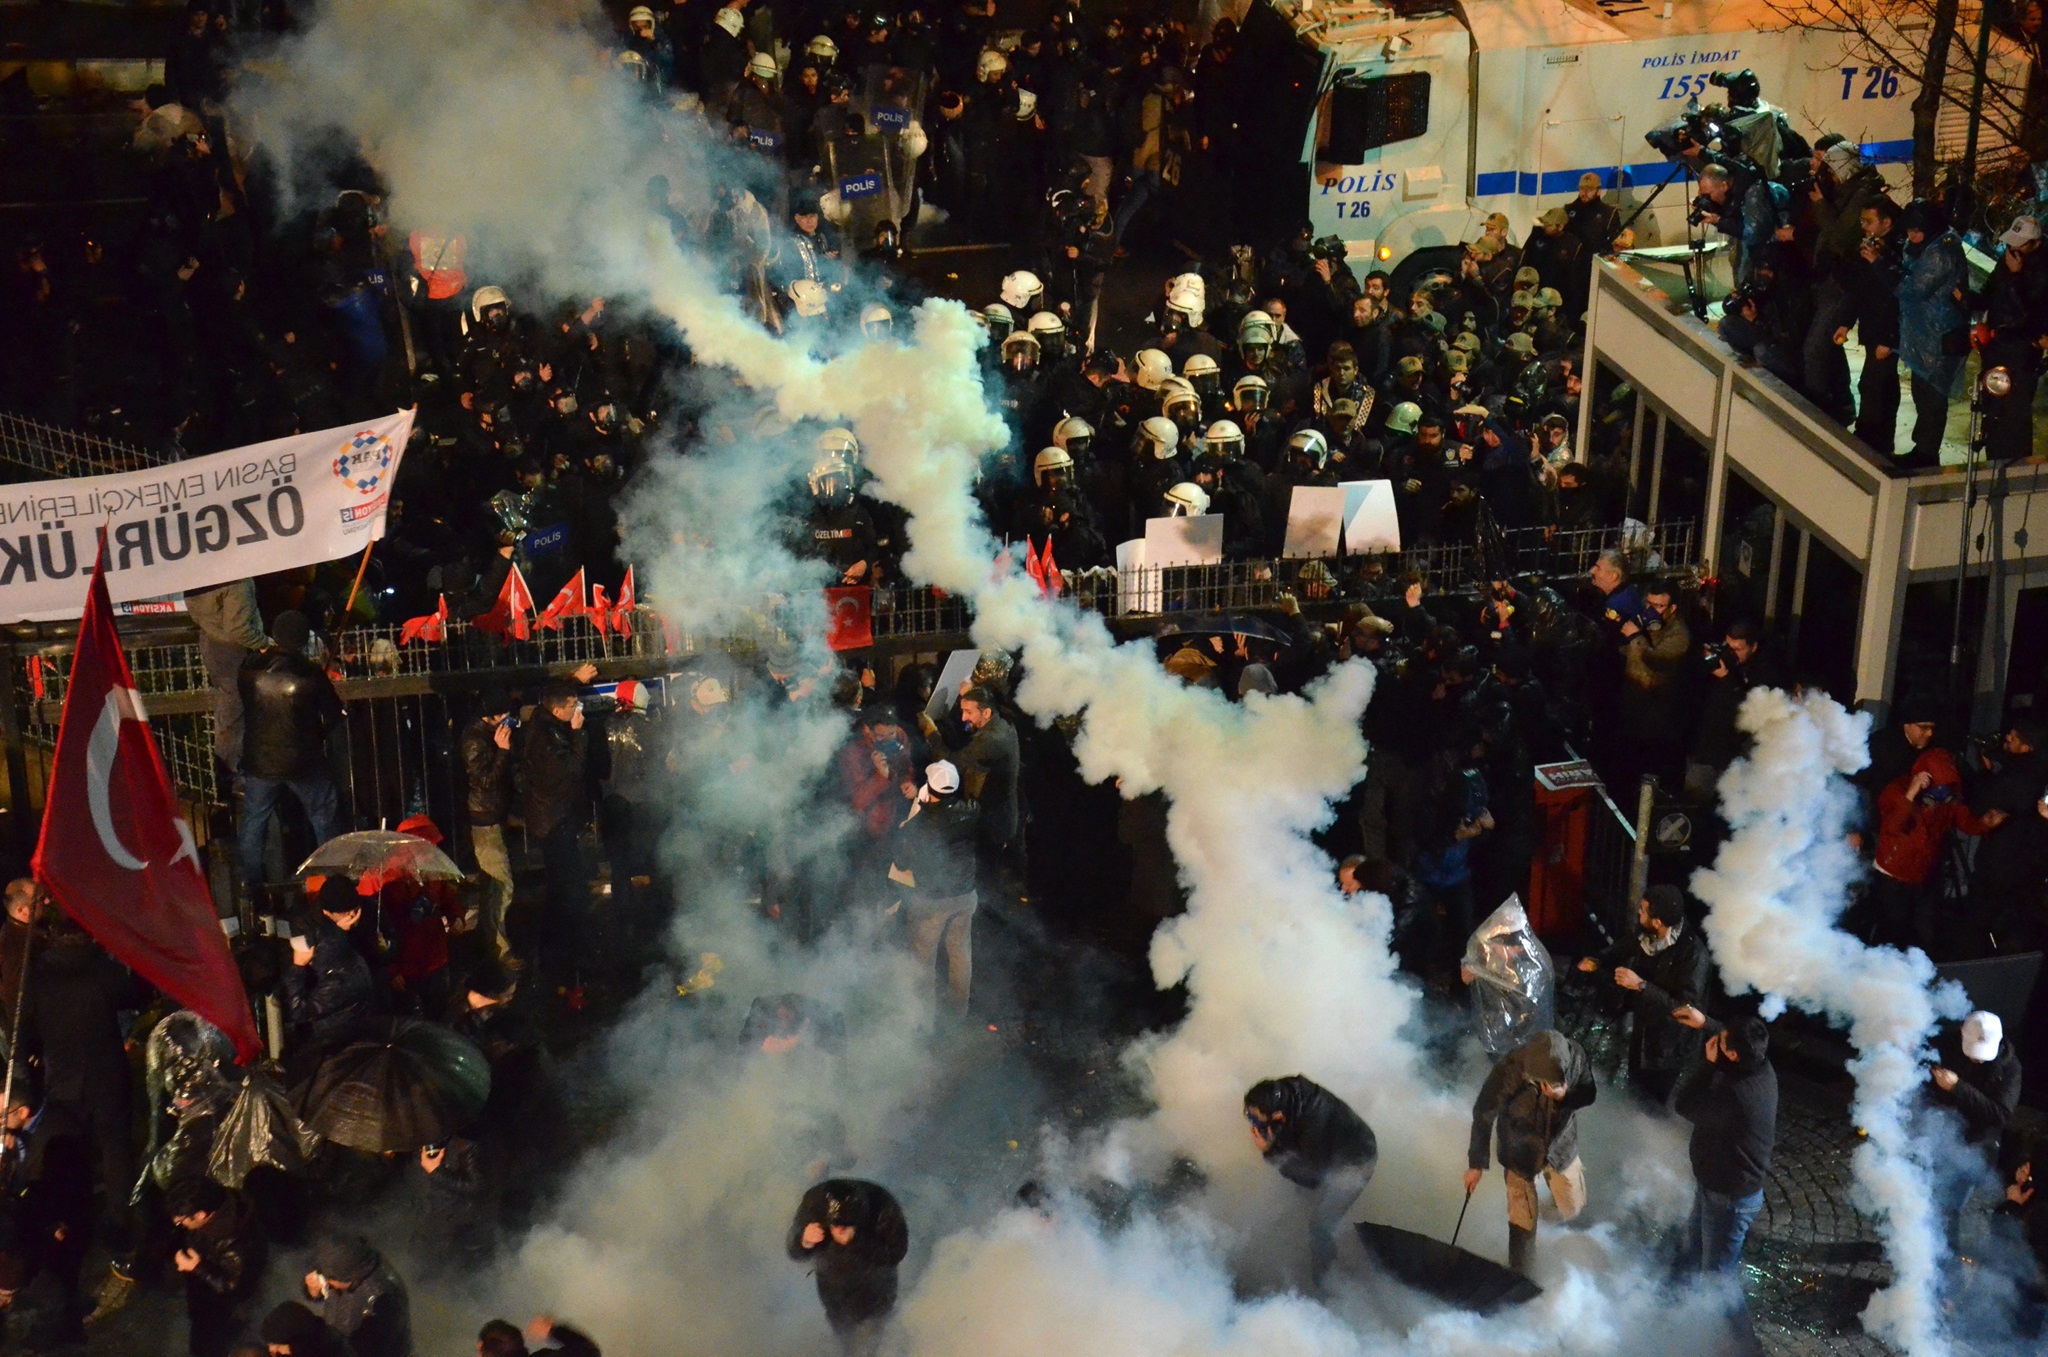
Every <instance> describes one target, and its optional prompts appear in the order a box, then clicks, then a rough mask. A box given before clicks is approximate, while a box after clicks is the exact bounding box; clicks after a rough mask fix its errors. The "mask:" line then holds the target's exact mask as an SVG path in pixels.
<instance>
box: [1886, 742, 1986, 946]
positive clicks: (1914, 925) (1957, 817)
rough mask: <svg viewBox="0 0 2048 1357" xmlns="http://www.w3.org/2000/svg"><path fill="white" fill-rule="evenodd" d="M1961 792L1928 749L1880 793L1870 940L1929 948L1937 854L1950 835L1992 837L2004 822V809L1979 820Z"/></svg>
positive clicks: (1943, 756)
mask: <svg viewBox="0 0 2048 1357" xmlns="http://www.w3.org/2000/svg"><path fill="white" fill-rule="evenodd" d="M1962 793H1963V779H1962V774H1960V773H1958V772H1957V771H1956V763H1955V759H1954V758H1953V757H1951V756H1950V754H1949V752H1948V751H1947V750H1946V749H1929V750H1926V751H1925V752H1923V753H1922V754H1921V755H1920V757H1918V758H1917V759H1915V760H1913V768H1912V771H1910V772H1908V773H1906V774H1904V775H1903V776H1901V777H1896V778H1894V779H1892V780H1891V781H1890V782H1888V783H1886V784H1885V787H1884V790H1883V791H1881V792H1879V793H1878V796H1877V822H1878V823H1877V858H1876V861H1875V862H1874V863H1873V864H1872V865H1873V866H1874V867H1875V868H1876V871H1874V872H1873V873H1872V874H1871V878H1870V895H1869V899H1868V909H1869V915H1870V926H1871V932H1872V937H1871V941H1873V942H1882V943H1890V944H1892V945H1893V946H1896V947H1910V946H1913V945H1915V944H1918V945H1920V946H1923V947H1924V946H1926V945H1927V944H1928V941H1929V939H1930V938H1931V936H1932V932H1933V927H1932V926H1933V922H1934V920H1933V917H1932V915H1933V909H1934V906H1935V905H1936V904H1938V903H1939V901H1940V898H1941V870H1940V869H1941V855H1942V851H1943V849H1944V848H1946V847H1947V845H1948V836H1949V831H1951V830H1961V831H1962V832H1963V833H1965V834H1971V835H1976V834H1989V833H1990V832H1991V831H1992V830H1994V829H1996V828H1998V827H1999V826H2000V825H2002V824H2004V823H2005V812H2003V811H1997V810H1994V811H1988V812H1986V813H1985V814H1984V815H1983V816H1982V817H1981V818H1980V817H1979V816H1977V815H1976V814H1975V813H1973V812H1972V811H1971V810H1970V808H1969V806H1968V805H1967V804H1966V803H1965V802H1964V801H1963V794H1962Z"/></svg>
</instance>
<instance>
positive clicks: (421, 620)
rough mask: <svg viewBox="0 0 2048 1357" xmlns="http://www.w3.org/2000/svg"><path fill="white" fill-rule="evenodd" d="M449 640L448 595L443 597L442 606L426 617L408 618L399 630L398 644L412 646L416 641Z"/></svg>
mask: <svg viewBox="0 0 2048 1357" xmlns="http://www.w3.org/2000/svg"><path fill="white" fill-rule="evenodd" d="M447 639H448V595H446V594H443V595H441V602H440V604H439V605H438V606H437V607H435V609H434V611H432V612H430V613H428V614H427V615H426V616H425V617H408V618H407V619H406V620H405V625H404V626H403V627H401V628H400V629H399V632H398V644H400V645H402V646H403V645H411V644H412V643H413V642H414V641H445V640H447Z"/></svg>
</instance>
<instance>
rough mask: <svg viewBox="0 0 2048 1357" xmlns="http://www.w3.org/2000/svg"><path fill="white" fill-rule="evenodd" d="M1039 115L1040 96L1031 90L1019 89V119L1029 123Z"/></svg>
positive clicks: (1021, 121)
mask: <svg viewBox="0 0 2048 1357" xmlns="http://www.w3.org/2000/svg"><path fill="white" fill-rule="evenodd" d="M1037 116H1038V96H1037V95H1035V94H1033V93H1032V92H1031V91H1030V90H1018V91H1017V121H1018V122H1020V123H1028V122H1030V121H1031V120H1032V119H1033V118H1035V117H1037Z"/></svg>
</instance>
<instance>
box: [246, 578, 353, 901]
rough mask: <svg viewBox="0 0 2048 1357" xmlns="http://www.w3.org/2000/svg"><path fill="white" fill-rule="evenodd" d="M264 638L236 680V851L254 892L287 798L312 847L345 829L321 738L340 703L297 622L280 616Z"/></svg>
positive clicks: (303, 625)
mask: <svg viewBox="0 0 2048 1357" xmlns="http://www.w3.org/2000/svg"><path fill="white" fill-rule="evenodd" d="M270 635H271V639H272V641H273V644H272V645H271V646H270V647H269V648H268V649H266V650H259V651H257V652H256V653H255V654H253V655H251V656H250V657H249V658H248V659H246V660H244V661H243V662H242V670H241V673H240V674H239V675H238V676H237V679H236V686H237V687H238V688H239V689H240V692H241V696H242V712H243V717H242V818H241V823H240V824H239V826H238V840H237V844H236V848H237V851H238V855H239V861H240V866H241V872H242V880H243V882H244V883H245V884H246V885H248V886H249V888H250V889H251V890H252V891H253V890H255V888H257V887H258V886H260V885H261V884H262V882H263V850H264V836H265V832H266V831H267V829H268V828H269V825H270V816H271V813H272V812H273V811H275V810H276V809H277V803H278V801H279V800H280V799H281V798H282V797H283V796H284V793H285V792H286V791H287V790H289V791H290V792H291V793H292V795H294V796H296V797H298V798H299V804H300V805H302V806H304V807H305V808H306V817H307V818H308V819H309V820H311V821H312V822H313V837H314V839H315V840H317V841H318V843H325V842H327V841H328V840H329V839H331V838H333V837H334V836H335V835H337V834H339V833H341V832H342V829H343V828H344V823H343V820H342V818H341V792H340V789H339V788H338V787H337V786H336V785H335V781H334V771H333V769H332V768H330V767H329V766H328V763H327V732H328V731H329V730H331V729H332V728H333V727H334V726H336V725H337V724H339V723H340V721H341V720H342V717H343V715H344V714H345V713H344V710H343V708H342V703H341V695H340V694H339V693H337V692H335V690H334V681H333V680H332V679H330V678H328V677H327V674H326V672H325V671H324V670H322V669H321V668H320V666H319V665H317V664H315V663H313V661H311V660H310V659H307V658H306V641H307V638H308V637H310V636H311V635H312V628H311V626H310V625H309V624H308V623H307V621H306V619H305V616H304V615H303V614H300V613H295V612H286V613H279V614H278V615H277V620H276V621H275V622H272V623H271V624H270ZM316 846H317V844H316Z"/></svg>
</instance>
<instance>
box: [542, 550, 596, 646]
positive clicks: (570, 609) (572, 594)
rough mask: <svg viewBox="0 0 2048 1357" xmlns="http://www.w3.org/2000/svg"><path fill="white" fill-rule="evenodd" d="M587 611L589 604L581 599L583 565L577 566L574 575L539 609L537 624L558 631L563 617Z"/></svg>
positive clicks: (574, 615) (575, 615) (578, 614)
mask: <svg viewBox="0 0 2048 1357" xmlns="http://www.w3.org/2000/svg"><path fill="white" fill-rule="evenodd" d="M589 611H590V606H589V605H588V604H587V603H585V602H584V601H583V567H581V566H578V567H577V568H576V574H575V576H574V577H573V578H572V579H570V581H569V582H568V583H567V584H565V585H563V586H562V587H561V589H560V590H558V591H557V592H556V594H555V596H554V598H553V599H551V600H549V602H548V606H547V607H546V608H544V609H542V610H541V615H540V620H539V626H540V627H541V628H542V629H544V630H547V631H560V630H561V629H562V619H563V618H565V617H582V616H583V615H584V614H585V613H587V612H589Z"/></svg>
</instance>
